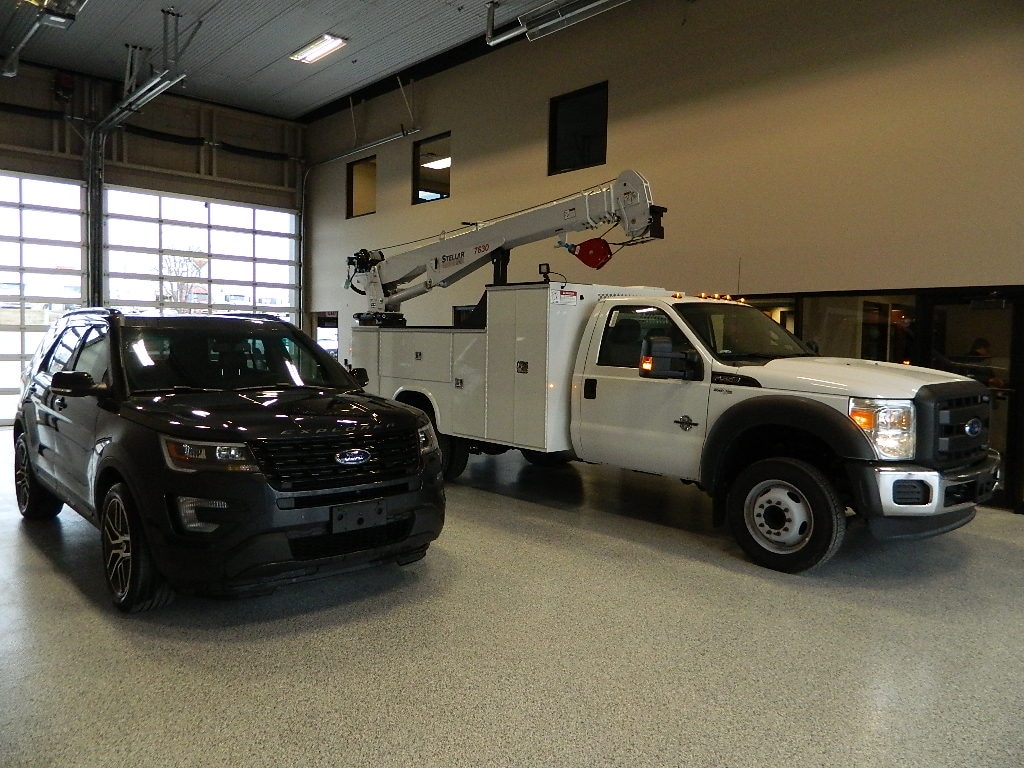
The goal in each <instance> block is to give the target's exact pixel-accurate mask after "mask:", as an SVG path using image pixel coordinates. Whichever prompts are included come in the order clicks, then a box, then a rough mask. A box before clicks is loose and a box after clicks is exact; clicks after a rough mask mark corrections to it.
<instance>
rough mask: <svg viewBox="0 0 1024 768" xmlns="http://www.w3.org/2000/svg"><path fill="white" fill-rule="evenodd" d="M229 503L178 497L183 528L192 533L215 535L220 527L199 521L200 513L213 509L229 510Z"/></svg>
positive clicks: (179, 515) (179, 514) (179, 516)
mask: <svg viewBox="0 0 1024 768" xmlns="http://www.w3.org/2000/svg"><path fill="white" fill-rule="evenodd" d="M227 508H228V503H227V502H226V501H220V500H219V499H197V498H196V497H195V496H179V497H178V519H179V520H180V521H181V527H182V528H184V529H185V530H186V531H189V532H190V533H213V532H214V531H215V530H217V529H218V528H219V527H220V525H219V524H218V523H208V522H204V521H203V520H200V519H199V513H200V512H203V511H205V510H211V509H227Z"/></svg>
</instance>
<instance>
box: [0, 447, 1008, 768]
mask: <svg viewBox="0 0 1024 768" xmlns="http://www.w3.org/2000/svg"><path fill="white" fill-rule="evenodd" d="M9 438H10V434H9V432H8V431H6V430H0V441H2V443H0V446H2V448H3V450H2V451H0V460H3V461H4V462H5V463H4V465H3V466H9V465H10V464H9V448H8V446H9V443H10V439H9ZM4 452H7V453H4ZM708 517H709V515H708V509H707V503H706V501H704V500H703V498H702V497H701V496H700V495H699V494H697V493H695V492H694V491H693V490H692V489H688V488H686V487H684V486H682V485H680V484H679V483H678V482H675V481H672V480H667V479H664V478H656V477H647V476H643V475H638V474H634V473H628V472H620V471H618V470H613V469H606V468H596V467H586V466H573V467H571V468H568V469H563V470H555V471H548V470H538V469H536V468H533V467H531V466H529V465H527V464H525V463H524V462H523V461H522V460H521V459H520V458H519V457H518V456H517V455H511V454H510V455H508V456H503V457H498V458H486V457H481V458H474V459H472V460H471V462H470V468H469V470H468V472H467V473H466V475H465V476H464V477H463V478H462V479H461V480H460V481H459V482H457V483H455V484H453V485H451V486H450V487H449V517H448V526H447V528H446V530H445V532H444V534H443V535H442V538H441V539H440V540H439V541H438V542H437V543H436V544H435V545H434V547H432V549H431V552H430V554H429V555H428V556H427V558H426V559H425V560H423V561H421V562H419V563H416V564H414V565H412V566H409V567H407V568H405V569H399V568H397V567H393V568H384V569H377V570H369V571H361V572H358V573H355V574H349V575H345V576H341V577H339V578H335V579H332V580H328V581H321V582H315V583H311V584H305V585H297V586H292V587H288V588H283V589H280V590H278V591H277V592H276V593H274V594H273V595H270V596H267V597H260V598H251V599H245V600H237V601H218V600H211V599H203V598H197V597H184V596H183V597H179V598H178V600H177V601H176V602H174V603H173V604H171V605H170V606H168V607H167V608H165V609H162V610H160V611H158V612H154V613H149V614H143V615H138V616H122V615H120V614H118V613H116V611H114V610H113V609H112V608H111V607H110V606H109V604H108V602H107V597H106V595H105V593H104V587H103V583H102V577H101V573H100V566H99V555H98V549H99V544H98V534H97V532H96V531H95V530H94V529H93V528H91V527H90V526H89V525H88V524H87V523H85V522H84V521H83V520H82V519H81V518H78V517H77V516H76V515H75V514H74V513H73V512H70V511H69V510H65V511H64V512H63V513H62V514H61V516H60V518H59V521H58V522H56V523H54V524H44V525H27V524H24V523H22V521H21V519H20V517H19V516H18V514H17V511H16V508H15V505H14V501H13V491H12V489H11V487H10V480H9V478H5V479H4V480H3V483H2V485H0V703H2V706H0V765H3V766H19V767H20V766H32V767H37V766H38V767H40V768H41V767H43V766H60V767H62V768H63V767H64V766H293V765H294V766H446V767H450V766H558V767H559V768H567V767H569V766H588V767H589V766H624V767H628V768H636V767H638V766H716V767H717V766H723V767H724V766H729V768H746V767H748V766H749V767H750V768H754V767H757V768H767V767H772V766H780V767H781V766H786V768H797V767H800V766H838V767H844V768H845V767H853V766H864V767H870V768H887V767H889V766H921V767H922V768H942V767H944V766H950V767H952V766H956V767H957V768H960V767H969V768H983V767H984V766H998V768H1017V767H1018V766H1020V765H1022V764H1024V728H1022V727H1021V712H1022V710H1024V664H1022V657H1024V517H1021V516H1015V515H1012V514H1010V513H1009V512H1006V511H1002V510H996V509H986V510H983V511H982V512H981V514H980V515H979V517H978V519H977V520H975V521H974V522H973V523H971V524H970V525H969V526H967V527H966V528H964V529H961V530H960V531H956V532H954V533H952V534H949V535H946V536H942V537H938V538H935V539H931V540H928V541H924V542H916V543H899V544H878V543H876V542H874V541H873V540H871V539H870V538H869V537H868V536H867V534H866V531H865V530H863V529H862V528H859V527H858V528H854V529H851V531H850V533H849V534H848V538H847V542H846V545H845V546H844V548H843V549H842V550H841V551H840V553H839V554H838V555H837V557H836V558H835V559H834V560H833V561H832V562H831V563H829V564H828V565H826V566H825V567H823V568H822V569H820V570H818V571H815V572H814V573H813V574H809V575H804V576H787V575H783V574H778V573H774V572H770V571H766V570H763V569H760V568H757V567H755V566H753V565H751V564H750V563H748V562H746V561H745V560H744V559H743V556H742V554H741V553H740V551H739V549H738V548H737V547H736V546H735V545H734V544H733V543H732V541H731V540H730V539H729V538H728V537H727V536H726V535H725V534H724V533H722V532H720V531H717V530H715V529H712V528H711V527H710V526H709V522H708Z"/></svg>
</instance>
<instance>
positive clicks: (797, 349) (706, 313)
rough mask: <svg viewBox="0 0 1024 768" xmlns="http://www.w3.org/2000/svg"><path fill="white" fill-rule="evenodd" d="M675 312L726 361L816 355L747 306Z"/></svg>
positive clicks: (689, 306)
mask: <svg viewBox="0 0 1024 768" xmlns="http://www.w3.org/2000/svg"><path fill="white" fill-rule="evenodd" d="M674 309H675V311H676V314H678V315H679V316H680V317H681V318H682V319H683V321H684V322H685V323H686V324H687V325H688V326H689V327H690V328H691V329H692V330H693V332H694V333H695V334H697V336H699V337H700V340H701V341H702V342H704V345H705V346H706V347H707V348H708V351H709V352H711V353H712V354H713V355H714V356H715V357H717V358H718V359H719V360H722V361H723V362H729V363H737V362H750V363H764V362H766V361H768V360H774V359H776V358H779V357H803V356H808V355H812V354H813V352H811V351H810V349H808V348H807V347H806V346H805V345H804V343H803V342H802V341H800V340H799V339H798V338H796V336H794V335H793V334H791V333H790V332H789V331H787V330H786V329H785V328H783V327H782V326H781V325H779V324H778V323H776V322H775V321H774V320H772V319H771V318H769V317H767V316H766V315H765V314H764V313H763V312H761V311H760V310H758V309H755V308H754V307H751V306H748V305H746V304H726V303H719V302H686V303H678V304H676V305H675V306H674Z"/></svg>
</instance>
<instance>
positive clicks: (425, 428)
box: [416, 421, 439, 456]
mask: <svg viewBox="0 0 1024 768" xmlns="http://www.w3.org/2000/svg"><path fill="white" fill-rule="evenodd" d="M416 435H417V437H419V441H420V456H423V455H425V454H428V453H433V452H434V451H436V450H439V448H438V445H437V434H436V433H435V432H434V428H433V427H432V426H431V425H430V422H429V421H428V422H425V423H423V424H421V425H420V427H419V429H417V430H416Z"/></svg>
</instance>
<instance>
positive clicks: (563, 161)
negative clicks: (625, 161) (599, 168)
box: [548, 82, 608, 176]
mask: <svg viewBox="0 0 1024 768" xmlns="http://www.w3.org/2000/svg"><path fill="white" fill-rule="evenodd" d="M607 150H608V83H607V82H604V83H598V84H597V85H591V86H589V87H587V88H582V89H580V90H578V91H573V92H572V93H567V94H565V95H563V96H556V97H555V98H553V99H552V100H551V112H550V119H549V126H548V175H549V176H553V175H554V174H556V173H565V172H566V171H575V170H578V169H580V168H590V167H592V166H595V165H604V163H605V160H606V155H607Z"/></svg>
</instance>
